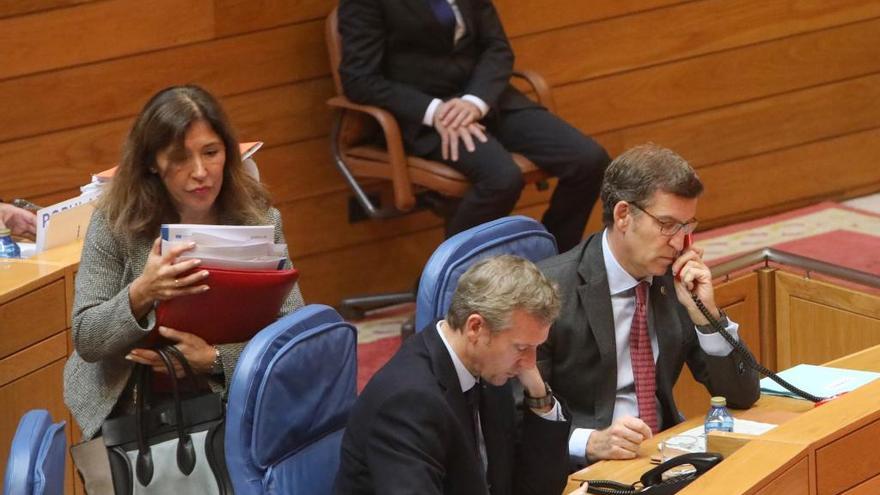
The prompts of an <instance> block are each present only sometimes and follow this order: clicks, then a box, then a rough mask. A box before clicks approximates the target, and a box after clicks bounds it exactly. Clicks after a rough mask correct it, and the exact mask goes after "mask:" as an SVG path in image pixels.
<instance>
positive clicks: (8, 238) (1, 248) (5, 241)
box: [0, 227, 21, 258]
mask: <svg viewBox="0 0 880 495" xmlns="http://www.w3.org/2000/svg"><path fill="white" fill-rule="evenodd" d="M0 258H21V249H19V247H18V244H16V243H15V241H13V240H12V233H11V232H9V229H7V228H6V227H0Z"/></svg>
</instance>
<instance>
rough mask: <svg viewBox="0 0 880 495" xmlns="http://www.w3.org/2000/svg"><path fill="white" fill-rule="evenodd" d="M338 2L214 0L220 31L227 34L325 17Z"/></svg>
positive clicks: (309, 0) (223, 34) (218, 31)
mask: <svg viewBox="0 0 880 495" xmlns="http://www.w3.org/2000/svg"><path fill="white" fill-rule="evenodd" d="M336 3H337V2H333V1H328V0H297V1H294V2H292V1H290V0H214V9H215V11H216V12H217V35H218V36H228V35H231V34H239V33H247V32H250V31H260V30H264V29H269V28H273V27H277V26H281V25H284V24H293V23H298V22H303V21H310V20H316V19H323V18H324V17H327V14H329V13H330V10H331V9H333V7H335V6H336Z"/></svg>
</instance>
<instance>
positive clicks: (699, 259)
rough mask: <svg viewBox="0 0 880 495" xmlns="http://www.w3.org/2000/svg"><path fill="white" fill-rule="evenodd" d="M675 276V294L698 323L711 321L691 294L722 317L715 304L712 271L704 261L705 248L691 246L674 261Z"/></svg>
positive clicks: (706, 323)
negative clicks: (698, 306)
mask: <svg viewBox="0 0 880 495" xmlns="http://www.w3.org/2000/svg"><path fill="white" fill-rule="evenodd" d="M672 273H674V274H676V277H675V295H676V296H677V297H678V301H679V302H680V303H681V304H682V305H684V307H685V308H687V311H688V314H689V315H690V317H691V320H693V322H694V324H696V325H708V324H709V322H708V321H707V320H706V317H705V316H703V313H701V312H700V310H699V309H698V308H697V305H696V304H695V303H694V300H693V298H692V297H691V294H695V295H696V296H697V297H698V298H699V299H700V301H702V302H703V305H704V306H706V309H708V310H709V312H710V313H711V314H712V316H714V317H715V318H716V319H718V318H720V317H721V313H720V312H719V311H718V307H717V306H716V305H715V290H714V289H713V287H712V271H711V270H709V267H708V266H706V264H705V263H703V250H702V249H701V248H698V247H696V246H691V247H689V248H688V249H687V250H686V251H685V252H683V253H682V254H681V256H679V257H678V259H676V260H675V262H673V263H672Z"/></svg>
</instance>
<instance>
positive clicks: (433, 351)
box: [335, 327, 570, 495]
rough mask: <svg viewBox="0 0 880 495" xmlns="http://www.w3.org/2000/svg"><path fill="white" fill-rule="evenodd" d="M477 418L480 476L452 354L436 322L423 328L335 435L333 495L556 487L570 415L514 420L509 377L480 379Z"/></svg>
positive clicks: (553, 492) (552, 490)
mask: <svg viewBox="0 0 880 495" xmlns="http://www.w3.org/2000/svg"><path fill="white" fill-rule="evenodd" d="M480 416H481V424H482V428H483V436H484V438H485V442H486V451H487V457H488V473H486V474H484V472H483V465H482V461H481V460H480V459H479V458H478V455H477V453H476V447H475V440H474V435H473V433H472V426H471V425H472V419H471V412H470V409H469V407H468V405H467V403H466V399H465V396H464V394H463V393H462V391H461V385H460V383H459V380H458V376H457V375H456V373H455V368H454V366H453V364H452V359H451V358H450V356H449V353H448V352H447V350H446V347H445V346H444V345H443V341H442V340H441V339H440V336H439V334H438V333H437V330H436V329H434V328H433V327H429V328H427V329H425V331H423V332H421V333H418V334H416V335H414V336H413V337H411V338H409V339H408V340H407V341H406V342H405V343H404V345H403V347H401V349H400V350H399V351H398V352H397V354H395V355H394V357H393V358H392V359H391V361H390V362H389V363H388V364H386V365H385V366H384V367H383V368H382V369H381V370H379V372H378V373H377V374H376V375H375V376H374V377H373V379H372V380H370V383H369V384H368V385H367V387H366V388H365V389H364V391H363V393H362V394H361V395H360V397H359V398H358V400H357V402H356V404H355V406H354V408H353V409H352V412H351V416H350V417H349V421H348V426H347V427H346V430H345V435H344V437H343V440H342V451H341V456H340V457H341V458H340V467H339V473H338V474H337V478H336V486H335V493H336V494H340V495H341V494H346V495H348V494H381V495H398V494H401V495H402V494H419V495H421V494H428V495H431V494H447V495H471V494H473V495H477V494H479V495H484V494H489V493H491V494H492V495H513V494H533V495H538V494H546V495H558V494H559V493H561V492H562V489H563V488H564V487H565V483H566V476H567V474H568V453H567V451H568V448H567V439H568V430H569V426H570V423H569V422H567V421H558V422H557V421H548V420H544V419H541V418H540V417H538V416H536V415H535V414H534V413H532V412H531V410H530V409H528V408H527V409H526V412H525V413H524V417H523V419H522V421H521V422H519V423H518V422H517V417H516V410H515V405H514V399H513V394H512V392H511V386H510V384H509V383H508V384H506V385H505V386H502V387H493V386H487V385H484V386H483V389H482V407H481V409H480ZM566 417H569V416H568V415H566ZM487 484H488V486H489V488H487Z"/></svg>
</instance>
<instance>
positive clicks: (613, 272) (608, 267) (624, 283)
mask: <svg viewBox="0 0 880 495" xmlns="http://www.w3.org/2000/svg"><path fill="white" fill-rule="evenodd" d="M602 257H603V258H604V260H605V273H606V274H607V275H608V288H609V290H610V291H611V295H612V296H615V295H617V294H620V293H622V292H626V291H628V290H632V289H633V288H634V287H635V286H637V285H639V282H640V281H639V280H636V279H635V277H633V276H632V275H630V274H629V272H627V271H626V270H624V269H623V267H622V266H620V263H619V262H618V261H617V258H615V257H614V253H612V252H611V246H610V245H609V244H608V229H605V231H604V232H602ZM645 280H646V281H647V282H648V285H650V284H651V283H652V282H653V281H654V277H653V275H648V276H647V277H645Z"/></svg>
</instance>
